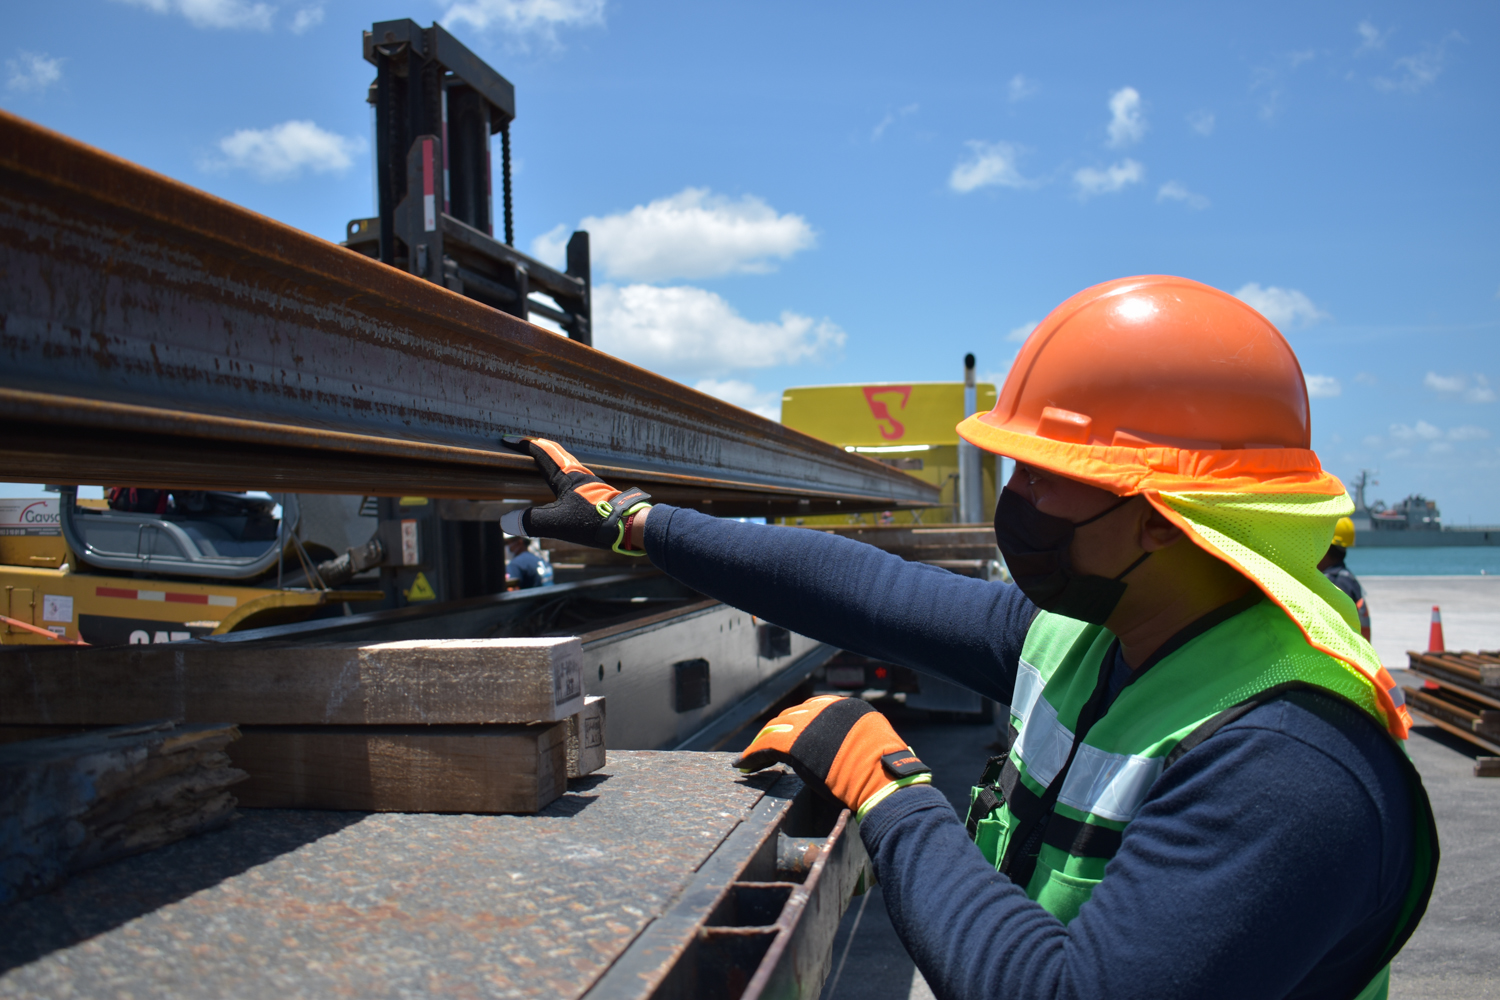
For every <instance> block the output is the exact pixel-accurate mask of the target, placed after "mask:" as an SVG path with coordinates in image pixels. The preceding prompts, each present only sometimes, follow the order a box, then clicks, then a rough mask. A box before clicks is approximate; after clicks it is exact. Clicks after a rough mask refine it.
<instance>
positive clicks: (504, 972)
mask: <svg viewBox="0 0 1500 1000" xmlns="http://www.w3.org/2000/svg"><path fill="white" fill-rule="evenodd" d="M730 760H732V756H731V755H729V754H723V753H685V752H653V751H634V752H632V751H627V752H614V753H611V754H610V756H609V763H608V765H607V767H606V768H605V769H604V770H603V771H601V772H598V773H596V774H593V775H589V776H588V777H586V778H583V779H575V780H574V781H572V782H570V786H569V791H568V794H566V795H565V796H563V797H562V798H561V799H559V800H557V801H556V802H554V803H553V804H552V805H551V806H549V807H548V808H547V809H546V810H544V811H543V812H541V813H539V814H536V815H532V816H504V815H501V816H474V815H438V814H393V813H354V812H332V811H309V810H271V809H250V810H242V811H241V816H240V818H239V819H238V821H237V822H235V823H234V824H232V825H231V826H230V827H229V828H228V829H226V830H224V831H221V832H218V833H209V834H203V835H200V836H197V837H193V838H190V839H188V840H185V841H182V842H179V843H177V844H174V845H171V846H169V847H166V848H162V849H160V850H157V851H152V852H150V853H147V854H143V855H138V856H136V857H133V858H127V859H125V860H123V861H118V862H115V863H113V864H110V865H106V866H103V867H101V868H98V869H95V870H93V871H90V872H86V873H83V874H81V875H78V876H76V877H74V878H73V879H72V880H71V881H70V882H68V883H66V884H65V885H63V886H61V887H60V888H58V889H56V890H54V891H53V892H50V893H48V894H45V895H43V896H40V897H37V898H34V899H31V900H28V901H25V902H22V903H20V904H18V905H15V906H12V907H10V908H9V909H7V910H4V911H0V997H22V996H26V997H31V996H52V997H62V996H72V997H96V996H131V997H136V998H147V997H173V998H183V997H212V998H255V1000H263V998H275V1000H300V998H309V1000H312V998H319V1000H321V998H327V997H333V996H352V997H366V998H380V997H393V998H394V997H411V996H432V997H480V996H483V997H549V998H552V997H556V998H574V997H578V998H582V997H587V998H589V1000H615V998H627V997H641V998H646V997H657V998H666V997H694V998H707V997H742V996H743V997H761V996H765V997H770V996H776V997H816V996H817V995H818V991H819V990H820V988H821V986H822V982H823V979H824V977H825V976H826V974H827V972H828V962H829V953H830V946H831V943H832V939H833V935H834V932H835V930H836V928H837V926H838V923H839V919H840V917H841V916H842V915H843V912H844V910H845V908H846V907H847V905H848V902H849V899H850V897H851V895H853V894H854V893H855V892H856V891H863V889H864V887H865V885H866V883H867V882H868V878H869V876H868V860H867V858H866V855H865V853H864V848H863V846H862V844H861V843H860V841H859V837H858V834H857V832H856V831H855V829H854V826H853V823H852V821H851V820H850V818H849V814H848V813H847V811H844V810H836V809H835V808H834V807H832V806H830V805H829V804H826V803H824V802H823V801H822V800H820V799H814V798H813V797H812V793H811V792H810V791H809V790H806V789H804V788H803V786H802V784H801V782H800V781H799V780H798V779H797V778H796V777H794V776H792V775H790V774H787V773H785V772H782V771H780V770H771V771H769V772H763V773H762V774H759V775H753V776H749V777H745V776H741V775H739V774H738V773H737V772H735V771H734V770H733V769H732V768H731V767H730V766H729V762H730ZM813 841H816V845H815V846H816V847H817V848H818V854H817V859H816V860H815V861H813V862H812V863H811V864H810V866H808V865H806V864H805V862H806V861H807V860H809V854H808V847H809V846H814V845H813V843H812V842H813ZM778 855H779V856H780V859H781V860H780V862H778Z"/></svg>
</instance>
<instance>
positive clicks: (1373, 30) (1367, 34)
mask: <svg viewBox="0 0 1500 1000" xmlns="http://www.w3.org/2000/svg"><path fill="white" fill-rule="evenodd" d="M1354 33H1355V34H1356V35H1358V36H1359V48H1357V49H1355V50H1354V54H1355V55H1359V54H1360V53H1361V52H1373V51H1375V50H1376V49H1383V48H1385V40H1386V39H1387V38H1389V37H1390V36H1391V33H1390V31H1389V30H1386V31H1381V30H1380V29H1379V28H1377V27H1375V25H1373V24H1371V23H1370V22H1369V21H1361V22H1359V23H1358V24H1356V25H1355V26H1354Z"/></svg>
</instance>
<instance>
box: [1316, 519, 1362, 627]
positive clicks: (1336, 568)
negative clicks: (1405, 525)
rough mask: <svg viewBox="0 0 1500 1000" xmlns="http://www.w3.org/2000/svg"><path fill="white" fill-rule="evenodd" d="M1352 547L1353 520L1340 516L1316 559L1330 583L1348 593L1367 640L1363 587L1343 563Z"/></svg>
mask: <svg viewBox="0 0 1500 1000" xmlns="http://www.w3.org/2000/svg"><path fill="white" fill-rule="evenodd" d="M1353 547H1354V522H1353V521H1352V520H1350V519H1349V518H1347V517H1341V518H1339V523H1338V524H1336V525H1335V526H1334V529H1333V541H1332V542H1331V543H1329V545H1328V552H1327V553H1326V554H1325V555H1324V556H1323V558H1322V559H1319V560H1318V569H1320V570H1322V572H1323V575H1324V576H1326V577H1328V580H1329V582H1330V583H1332V584H1333V585H1334V586H1335V587H1337V588H1339V589H1340V590H1342V591H1343V592H1344V593H1346V594H1348V595H1349V600H1351V601H1353V602H1354V610H1355V611H1356V612H1358V614H1359V634H1360V635H1361V636H1363V637H1364V640H1365V642H1369V641H1370V606H1369V605H1368V604H1366V603H1365V589H1364V588H1363V587H1361V586H1360V585H1359V578H1358V577H1356V576H1355V575H1354V573H1353V571H1352V570H1350V569H1349V567H1348V566H1345V565H1344V556H1345V555H1346V554H1347V553H1348V551H1349V550H1350V549H1351V548H1353Z"/></svg>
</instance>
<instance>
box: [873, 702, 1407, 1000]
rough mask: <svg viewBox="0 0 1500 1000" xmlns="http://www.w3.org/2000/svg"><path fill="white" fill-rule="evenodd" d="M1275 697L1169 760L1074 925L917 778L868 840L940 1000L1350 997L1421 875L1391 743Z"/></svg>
mask: <svg viewBox="0 0 1500 1000" xmlns="http://www.w3.org/2000/svg"><path fill="white" fill-rule="evenodd" d="M1349 712H1350V713H1352V714H1351V717H1349V718H1342V719H1340V718H1338V717H1337V715H1338V713H1337V712H1333V713H1328V712H1326V711H1324V710H1323V708H1322V707H1321V706H1318V705H1313V706H1311V709H1309V707H1308V706H1306V705H1303V704H1298V703H1297V702H1296V701H1283V702H1275V703H1272V704H1271V705H1268V706H1264V707H1261V708H1258V709H1256V710H1254V711H1253V712H1251V713H1249V714H1247V715H1246V716H1245V717H1244V718H1243V719H1241V720H1239V721H1238V722H1236V723H1233V724H1231V725H1230V726H1226V727H1225V728H1224V729H1223V730H1221V731H1220V732H1219V733H1218V734H1217V735H1215V736H1214V737H1213V738H1212V739H1209V740H1207V741H1205V742H1204V743H1203V744H1202V745H1201V746H1199V747H1197V748H1195V749H1194V750H1192V751H1191V752H1190V753H1188V754H1186V755H1185V756H1184V757H1183V758H1182V759H1181V760H1180V761H1178V762H1177V763H1176V764H1174V765H1173V766H1172V767H1170V768H1168V769H1167V771H1166V772H1165V774H1164V775H1163V776H1162V778H1161V779H1160V780H1159V781H1158V782H1157V784H1156V786H1155V787H1154V788H1153V789H1152V792H1151V795H1150V798H1148V799H1147V801H1146V804H1145V806H1144V807H1143V808H1142V810H1141V812H1140V813H1139V815H1137V817H1136V818H1135V819H1134V820H1133V821H1132V822H1131V824H1130V826H1129V827H1128V828H1127V830H1126V833H1125V837H1124V843H1123V846H1122V847H1121V849H1120V852H1119V853H1118V854H1117V855H1116V856H1115V858H1114V859H1113V860H1112V861H1111V862H1110V865H1109V868H1108V872H1107V874H1106V876H1105V879H1104V881H1103V882H1101V883H1100V884H1099V885H1098V887H1097V888H1096V889H1095V890H1094V892H1093V895H1092V898H1091V899H1090V900H1089V901H1088V902H1087V903H1085V904H1084V905H1083V908H1082V910H1081V911H1080V912H1079V914H1078V916H1077V917H1075V918H1074V919H1073V920H1072V922H1071V923H1068V924H1063V923H1062V922H1060V921H1059V920H1057V919H1056V918H1055V917H1053V916H1052V915H1051V914H1050V913H1048V912H1047V911H1046V910H1044V909H1042V907H1041V906H1040V905H1038V904H1037V903H1034V902H1032V901H1031V900H1030V899H1028V898H1027V897H1026V894H1025V893H1024V892H1022V891H1021V889H1020V888H1018V887H1016V886H1015V885H1013V884H1012V883H1011V882H1010V880H1009V879H1007V878H1006V877H1005V876H1003V875H1000V874H999V873H997V872H996V871H994V870H993V869H992V868H991V867H990V866H989V865H988V864H986V863H985V861H984V859H983V858H982V857H981V856H980V854H979V852H978V850H977V849H975V847H974V845H973V844H971V843H970V842H969V839H968V837H967V836H966V835H965V832H964V828H963V826H962V824H961V823H960V821H959V820H958V818H957V817H956V816H955V815H954V813H953V810H952V808H951V807H950V806H949V804H948V801H947V800H946V799H945V798H944V797H943V796H942V794H941V793H939V792H938V791H937V790H936V789H934V788H931V787H919V788H908V789H905V790H903V791H901V792H900V794H897V795H891V796H890V797H889V798H887V799H886V800H885V801H883V802H881V803H880V804H878V805H876V806H875V807H874V808H872V809H871V810H870V811H869V813H868V815H867V816H866V817H865V819H864V821H863V822H862V823H861V826H860V833H861V835H862V836H863V838H864V842H865V845H866V847H867V849H868V850H869V852H870V856H871V858H872V860H873V861H874V864H875V872H876V876H877V878H878V879H879V882H880V887H881V892H882V894H883V896H884V898H885V904H886V907H887V908H888V910H889V911H890V914H891V919H892V922H893V923H894V925H895V928H896V931H897V933H898V934H899V935H900V936H901V939H902V941H903V942H904V943H905V944H906V947H907V949H908V950H909V951H910V952H911V954H912V957H913V958H914V959H915V961H916V963H917V966H918V968H920V969H921V971H922V973H923V975H924V976H925V977H926V978H927V981H928V983H929V984H930V985H931V986H932V988H933V992H934V993H935V994H936V995H937V996H938V997H941V998H954V1000H956V998H971V997H974V998H977V997H983V998H985V1000H1007V998H1017V1000H1019V998H1023V997H1027V998H1029V997H1050V998H1057V1000H1119V998H1135V1000H1148V998H1149V1000H1202V998H1204V997H1213V998H1215V1000H1271V998H1297V1000H1302V998H1312V997H1335V996H1343V997H1352V996H1353V995H1354V994H1355V993H1356V992H1358V990H1359V988H1360V987H1361V986H1362V985H1363V983H1364V980H1365V977H1367V976H1368V975H1369V974H1370V973H1371V972H1372V971H1373V970H1372V969H1371V968H1370V965H1371V963H1372V962H1373V961H1374V960H1375V959H1376V957H1377V956H1378V955H1379V953H1380V950H1381V949H1382V948H1383V947H1384V945H1385V943H1386V942H1387V941H1388V940H1389V939H1390V936H1391V933H1392V929H1393V928H1394V926H1395V923H1396V918H1397V914H1398V913H1399V910H1400V904H1401V897H1402V895H1403V892H1404V890H1405V887H1406V882H1407V879H1408V878H1409V876H1410V871H1411V856H1410V849H1409V845H1410V840H1411V838H1410V836H1409V835H1408V828H1409V824H1410V818H1409V817H1410V815H1411V813H1410V811H1409V810H1410V803H1409V797H1408V795H1407V792H1406V786H1405V784H1404V779H1403V777H1402V775H1401V772H1400V770H1399V768H1398V766H1397V763H1396V761H1395V760H1394V759H1393V758H1392V757H1391V756H1390V755H1392V754H1397V753H1400V752H1401V751H1400V750H1399V749H1397V748H1396V747H1395V746H1394V745H1393V744H1392V743H1391V741H1390V740H1389V739H1388V738H1386V737H1385V735H1384V734H1383V733H1381V732H1379V731H1378V730H1377V729H1376V728H1375V727H1374V726H1373V725H1371V724H1370V723H1369V722H1368V720H1365V719H1360V718H1358V717H1357V713H1358V710H1357V709H1353V708H1350V709H1349Z"/></svg>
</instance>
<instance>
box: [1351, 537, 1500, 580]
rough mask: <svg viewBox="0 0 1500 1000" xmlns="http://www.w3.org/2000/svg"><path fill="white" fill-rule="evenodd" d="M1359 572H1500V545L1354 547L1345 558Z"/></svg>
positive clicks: (1374, 574)
mask: <svg viewBox="0 0 1500 1000" xmlns="http://www.w3.org/2000/svg"><path fill="white" fill-rule="evenodd" d="M1344 563H1345V565H1347V566H1348V567H1349V568H1350V569H1351V570H1353V571H1354V575H1355V576H1479V575H1481V574H1484V575H1490V576H1493V575H1500V545H1452V546H1434V547H1432V548H1406V547H1402V548H1375V549H1364V548H1360V547H1359V540H1358V539H1355V543H1354V548H1352V549H1350V550H1349V553H1348V555H1347V556H1346V557H1345V559H1344Z"/></svg>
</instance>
